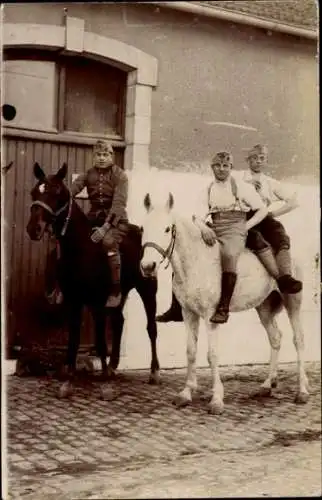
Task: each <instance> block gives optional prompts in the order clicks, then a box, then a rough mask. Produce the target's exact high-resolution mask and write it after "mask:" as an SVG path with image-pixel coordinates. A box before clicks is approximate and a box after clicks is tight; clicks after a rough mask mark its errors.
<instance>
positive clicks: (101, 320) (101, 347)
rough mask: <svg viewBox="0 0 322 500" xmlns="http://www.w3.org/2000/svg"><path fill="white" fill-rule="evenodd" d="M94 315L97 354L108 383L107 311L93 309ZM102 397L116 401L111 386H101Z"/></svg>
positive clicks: (104, 379)
mask: <svg viewBox="0 0 322 500" xmlns="http://www.w3.org/2000/svg"><path fill="white" fill-rule="evenodd" d="M114 314H116V311H115V312H114V311H113V312H112V316H113V315H114ZM92 315H93V319H94V323H95V345H96V351H97V354H98V356H99V358H100V360H101V364H102V381H103V382H106V380H107V379H108V378H109V370H108V366H107V363H106V358H107V345H106V332H105V326H106V310H105V308H104V307H95V308H92ZM100 397H101V399H104V400H108V401H111V400H113V399H115V397H116V392H115V389H114V387H113V386H112V385H111V384H104V383H103V384H101V386H100Z"/></svg>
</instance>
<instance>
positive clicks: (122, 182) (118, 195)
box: [106, 170, 129, 226]
mask: <svg viewBox="0 0 322 500" xmlns="http://www.w3.org/2000/svg"><path fill="white" fill-rule="evenodd" d="M128 191H129V182H128V178H127V175H126V173H125V172H123V170H119V172H118V179H117V185H116V187H115V190H114V194H113V200H112V206H111V209H110V213H109V215H108V216H107V218H106V223H107V224H111V225H112V226H117V224H118V223H119V221H120V219H121V218H122V217H124V212H125V211H126V206H127V201H128Z"/></svg>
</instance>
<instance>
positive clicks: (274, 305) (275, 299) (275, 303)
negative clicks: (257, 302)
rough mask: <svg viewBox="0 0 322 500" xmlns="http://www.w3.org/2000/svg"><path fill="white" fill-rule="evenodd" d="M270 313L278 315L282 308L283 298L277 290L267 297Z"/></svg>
mask: <svg viewBox="0 0 322 500" xmlns="http://www.w3.org/2000/svg"><path fill="white" fill-rule="evenodd" d="M267 300H268V301H269V305H270V308H271V312H272V313H274V314H277V313H279V312H280V311H281V310H282V307H283V297H282V295H281V294H280V293H279V291H278V290H273V291H272V292H271V293H270V294H269V296H268V297H267Z"/></svg>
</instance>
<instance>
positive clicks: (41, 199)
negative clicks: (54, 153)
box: [27, 163, 70, 240]
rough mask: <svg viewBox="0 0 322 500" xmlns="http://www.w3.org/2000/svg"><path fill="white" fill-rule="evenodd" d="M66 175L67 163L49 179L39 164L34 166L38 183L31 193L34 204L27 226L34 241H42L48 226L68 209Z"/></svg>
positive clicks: (68, 197)
mask: <svg viewBox="0 0 322 500" xmlns="http://www.w3.org/2000/svg"><path fill="white" fill-rule="evenodd" d="M66 174H67V164H66V163H64V164H63V166H62V167H61V168H60V169H59V170H58V172H57V173H56V174H55V175H49V176H48V177H46V175H45V173H44V171H43V170H42V168H41V167H40V166H39V165H38V163H35V164H34V175H35V177H36V179H38V182H37V184H36V185H35V187H34V188H33V189H32V190H31V192H30V195H31V199H32V203H31V209H30V218H29V222H28V224H27V232H28V234H29V236H30V238H31V239H32V240H40V239H41V238H42V237H43V235H44V233H45V231H46V229H47V228H48V226H50V225H51V224H53V222H55V221H56V219H57V217H58V216H59V215H60V214H61V213H62V212H63V211H64V210H65V209H67V207H68V205H69V200H70V193H69V190H68V188H67V187H66V185H65V184H64V182H63V180H64V178H65V177H66Z"/></svg>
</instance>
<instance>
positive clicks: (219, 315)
mask: <svg viewBox="0 0 322 500" xmlns="http://www.w3.org/2000/svg"><path fill="white" fill-rule="evenodd" d="M236 280H237V274H236V273H232V272H227V271H224V272H223V273H222V277H221V296H220V300H219V304H218V306H217V309H216V312H215V313H214V314H213V315H212V316H211V318H210V321H211V322H212V323H227V321H228V317H229V306H230V301H231V298H232V295H233V293H234V289H235V285H236Z"/></svg>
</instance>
